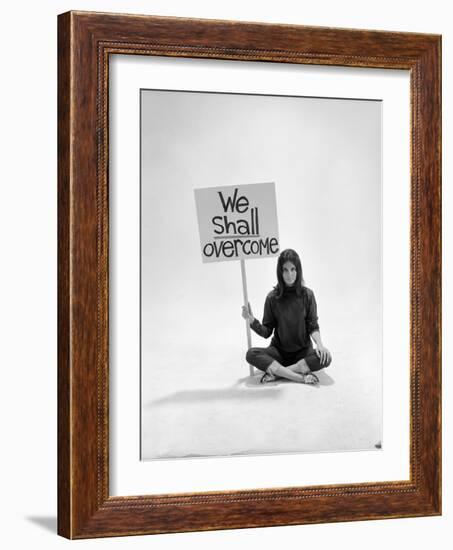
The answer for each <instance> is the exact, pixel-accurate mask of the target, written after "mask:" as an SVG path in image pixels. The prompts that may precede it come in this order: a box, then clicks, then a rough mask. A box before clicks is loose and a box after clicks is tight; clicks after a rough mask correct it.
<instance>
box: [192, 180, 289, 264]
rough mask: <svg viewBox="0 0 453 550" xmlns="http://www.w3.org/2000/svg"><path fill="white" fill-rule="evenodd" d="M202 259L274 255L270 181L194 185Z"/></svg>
mask: <svg viewBox="0 0 453 550" xmlns="http://www.w3.org/2000/svg"><path fill="white" fill-rule="evenodd" d="M195 202H196V207H197V215H198V227H199V232H200V242H201V255H202V260H203V262H205V263H207V262H222V261H228V260H241V259H252V258H265V257H269V256H276V255H277V254H278V252H279V241H278V223H277V207H276V200H275V185H274V183H254V184H248V185H232V186H227V187H208V188H204V189H195Z"/></svg>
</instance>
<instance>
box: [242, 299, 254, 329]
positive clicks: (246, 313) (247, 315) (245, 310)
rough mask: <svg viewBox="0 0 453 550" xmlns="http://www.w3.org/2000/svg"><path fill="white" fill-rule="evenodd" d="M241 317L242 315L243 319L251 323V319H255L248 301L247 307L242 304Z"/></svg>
mask: <svg viewBox="0 0 453 550" xmlns="http://www.w3.org/2000/svg"><path fill="white" fill-rule="evenodd" d="M242 317H244V319H245V320H246V321H248V322H249V323H250V324H251V323H253V321H254V320H255V317H254V316H253V313H252V308H251V306H250V302H249V304H248V307H247V306H242Z"/></svg>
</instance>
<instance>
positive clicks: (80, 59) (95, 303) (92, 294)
mask: <svg viewBox="0 0 453 550" xmlns="http://www.w3.org/2000/svg"><path fill="white" fill-rule="evenodd" d="M58 48H59V58H58V119H59V121H58V533H59V534H60V535H62V536H64V537H67V538H72V539H79V538H90V537H105V536H120V535H132V534H152V533H166V532H183V531H201V530H214V529H233V528H244V527H261V526H276V525H292V524H306V523H323V522H334V521H354V520H364V519H379V518H396V517H415V516H429V515H439V514H440V513H441V364H440V362H441V125H440V116H441V81H440V80H441V71H440V61H441V38H440V37H439V36H436V35H429V34H412V33H397V32H378V31H364V30H343V29H332V28H322V27H319V28H314V27H304V26H292V25H269V24H258V23H245V22H230V21H208V20H196V19H180V18H168V17H148V16H135V15H113V14H101V13H89V12H69V13H65V14H62V15H60V16H59V20H58ZM111 54H121V55H131V54H133V55H146V56H154V55H159V56H173V57H174V56H176V57H190V58H200V59H206V58H210V59H213V58H214V59H228V60H234V61H237V62H238V63H240V62H241V61H244V60H247V61H256V62H262V61H268V62H269V61H270V62H279V63H300V64H315V65H333V66H347V67H373V68H384V69H388V70H392V69H404V70H407V71H409V72H410V96H411V136H410V139H411V160H410V163H411V206H410V211H411V227H410V283H409V286H410V308H411V310H410V404H411V407H410V418H411V425H410V479H409V480H407V481H406V480H403V481H389V482H379V483H359V484H349V485H331V486H315V487H292V488H283V489H282V488H276V489H257V490H248V491H241V490H239V491H238V490H235V491H222V492H205V493H193V494H159V495H141V496H133V497H130V496H127V497H116V496H115V497H112V496H110V495H109V399H108V396H109V339H108V333H109V308H108V304H109V253H108V250H109V233H108V224H109V204H108V198H109V187H108V183H109V180H108V143H109V135H108V89H109V56H110V55H111Z"/></svg>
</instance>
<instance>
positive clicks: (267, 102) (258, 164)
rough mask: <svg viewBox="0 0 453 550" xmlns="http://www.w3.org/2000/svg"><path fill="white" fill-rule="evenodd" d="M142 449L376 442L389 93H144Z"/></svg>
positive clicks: (242, 452) (181, 453) (282, 450)
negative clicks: (385, 96) (381, 96)
mask: <svg viewBox="0 0 453 550" xmlns="http://www.w3.org/2000/svg"><path fill="white" fill-rule="evenodd" d="M140 125H141V135H140V140H141V151H140V161H141V188H140V201H141V209H140V210H141V212H140V216H141V224H140V226H141V227H140V229H141V255H140V261H141V269H140V271H141V273H140V281H141V304H140V306H141V307H140V310H141V311H140V312H141V350H140V354H141V459H142V460H145V461H146V460H155V459H181V458H197V457H216V456H218V457H228V456H252V455H268V454H287V453H320V452H336V451H364V450H367V451H370V450H374V451H376V452H379V451H380V450H381V449H382V447H383V445H385V439H384V435H383V433H382V426H383V422H382V102H381V101H379V100H370V99H362V98H350V99H345V98H335V97H305V96H279V95H259V94H240V93H207V92H203V91H198V90H187V91H180V90H178V91H176V90H159V89H142V90H140Z"/></svg>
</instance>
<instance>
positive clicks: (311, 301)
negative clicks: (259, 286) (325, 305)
mask: <svg viewBox="0 0 453 550" xmlns="http://www.w3.org/2000/svg"><path fill="white" fill-rule="evenodd" d="M250 326H251V328H252V329H253V330H254V331H255V332H256V333H257V334H259V336H262V337H263V338H269V336H270V335H271V334H272V332H273V333H274V336H273V338H272V341H271V345H272V346H275V347H276V348H278V349H279V350H282V351H284V352H289V353H292V352H297V351H300V350H301V349H307V348H311V347H312V344H311V340H310V334H311V333H312V332H315V331H317V330H319V325H318V314H317V308H316V300H315V295H314V294H313V291H312V290H310V289H309V288H307V287H302V295H301V296H297V293H296V288H295V287H294V286H292V287H285V290H284V292H283V295H282V297H281V298H277V292H276V290H275V289H274V290H272V291H271V292H269V294H268V295H267V297H266V302H265V304H264V315H263V322H262V323H260V322H259V321H258V319H255V320H254V321H253V323H252V324H251V325H250Z"/></svg>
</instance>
